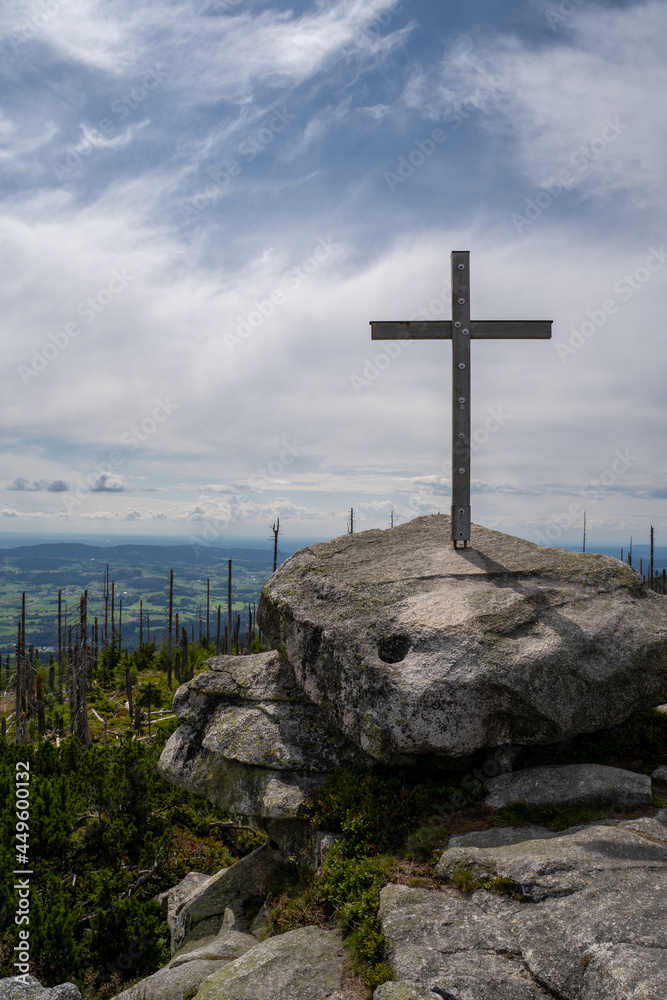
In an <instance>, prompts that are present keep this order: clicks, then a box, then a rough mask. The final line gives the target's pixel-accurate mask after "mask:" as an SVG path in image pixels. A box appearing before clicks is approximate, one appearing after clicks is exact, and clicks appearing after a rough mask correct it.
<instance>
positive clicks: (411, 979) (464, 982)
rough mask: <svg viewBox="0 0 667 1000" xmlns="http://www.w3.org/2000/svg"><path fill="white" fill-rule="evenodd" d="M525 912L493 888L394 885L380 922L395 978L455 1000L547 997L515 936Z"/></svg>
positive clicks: (388, 891) (535, 999) (383, 903)
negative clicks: (461, 890) (468, 892)
mask: <svg viewBox="0 0 667 1000" xmlns="http://www.w3.org/2000/svg"><path fill="white" fill-rule="evenodd" d="M522 909H523V905H522V904H521V903H518V902H515V901H514V900H509V899H505V898H503V897H499V896H493V895H491V894H490V893H483V892H480V893H475V895H474V896H473V897H468V896H460V895H459V894H457V893H454V892H448V893H439V892H433V891H431V890H428V889H408V888H407V887H406V886H387V887H386V888H385V889H383V890H382V893H381V895H380V921H381V924H382V929H383V931H384V936H385V942H386V951H387V959H388V961H389V964H390V966H391V968H392V970H393V972H394V975H395V976H396V978H397V979H398V980H399V981H405V982H407V983H410V984H411V985H412V984H415V983H420V984H421V985H422V986H423V987H424V988H427V989H430V990H432V991H433V992H434V993H436V995H438V996H440V997H446V998H452V1000H454V998H456V1000H487V998H490V997H493V998H494V1000H547V997H548V996H549V994H548V993H547V992H546V991H545V990H543V989H542V988H541V987H540V986H539V985H538V984H537V983H536V982H535V981H534V980H533V978H532V977H531V976H530V974H529V973H528V972H527V970H526V968H525V966H524V964H523V963H522V961H521V959H520V955H519V954H518V948H517V944H516V940H515V935H514V934H513V933H512V921H513V919H514V918H515V917H516V916H517V914H519V913H520V912H521V910H522ZM390 995H391V994H390ZM408 996H409V994H408ZM427 996H428V994H427Z"/></svg>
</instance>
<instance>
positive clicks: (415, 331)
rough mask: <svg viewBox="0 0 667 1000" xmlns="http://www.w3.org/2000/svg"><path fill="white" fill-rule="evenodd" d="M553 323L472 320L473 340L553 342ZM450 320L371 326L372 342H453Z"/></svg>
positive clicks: (471, 336)
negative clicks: (551, 340)
mask: <svg viewBox="0 0 667 1000" xmlns="http://www.w3.org/2000/svg"><path fill="white" fill-rule="evenodd" d="M551 324H552V320H550V319H545V320H487V319H483V320H472V321H471V323H470V338H471V340H550V339H551ZM451 339H452V324H451V322H450V321H449V320H425V319H423V320H414V321H413V322H405V323H371V340H451Z"/></svg>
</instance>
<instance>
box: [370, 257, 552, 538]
mask: <svg viewBox="0 0 667 1000" xmlns="http://www.w3.org/2000/svg"><path fill="white" fill-rule="evenodd" d="M451 260H452V319H451V322H449V321H447V320H446V321H439V320H436V321H432V320H422V321H420V320H418V321H416V322H412V323H407V322H406V323H371V338H372V339H373V340H451V342H452V541H453V543H454V548H456V547H457V543H458V542H463V548H466V547H467V543H468V542H469V541H470V341H471V340H507V339H511V338H518V339H521V340H526V339H533V340H549V339H550V337H551V324H552V320H519V321H517V322H513V321H511V320H472V321H471V320H470V252H469V251H468V250H454V251H453V253H452V257H451Z"/></svg>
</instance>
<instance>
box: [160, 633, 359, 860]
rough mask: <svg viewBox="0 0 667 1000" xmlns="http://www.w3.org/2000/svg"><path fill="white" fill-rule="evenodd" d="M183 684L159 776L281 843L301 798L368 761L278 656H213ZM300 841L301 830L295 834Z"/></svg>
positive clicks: (176, 698)
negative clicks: (283, 827)
mask: <svg viewBox="0 0 667 1000" xmlns="http://www.w3.org/2000/svg"><path fill="white" fill-rule="evenodd" d="M207 666H208V667H209V669H208V671H207V672H206V673H204V674H199V675H198V676H197V677H195V678H194V679H193V680H191V681H189V682H188V683H187V684H184V685H182V686H181V687H180V688H179V689H178V691H177V692H176V695H175V696H174V702H173V705H174V711H175V712H176V714H177V715H178V716H179V718H180V719H182V720H183V723H182V725H181V726H179V728H178V729H177V730H176V732H175V733H173V735H172V736H171V737H170V738H169V740H168V742H167V744H166V746H165V749H164V750H163V752H162V755H161V757H160V763H159V770H160V772H161V774H162V775H163V776H164V777H165V778H167V779H168V780H170V781H173V782H174V783H175V784H177V785H180V786H181V787H183V788H186V789H187V790H188V791H190V792H194V793H195V794H196V795H201V796H203V797H204V798H207V799H209V801H211V802H213V803H215V805H217V806H219V807H220V808H221V809H224V810H226V811H227V812H229V813H231V814H233V815H244V816H251V817H254V818H255V819H257V820H265V821H273V822H268V823H267V822H264V823H263V824H260V825H261V827H262V829H264V830H265V832H267V833H269V834H272V835H274V834H275V835H276V836H278V837H279V840H280V841H281V843H282V842H283V838H282V836H280V835H279V830H278V828H279V825H280V823H281V822H282V821H294V820H299V819H300V817H301V813H302V805H303V802H304V800H305V798H306V797H307V796H308V795H310V794H311V793H312V792H314V791H315V790H316V789H317V788H318V787H319V786H320V785H321V784H322V782H323V781H325V779H326V778H327V777H328V776H329V775H330V774H331V773H332V772H333V771H335V770H337V769H338V768H341V767H346V766H350V765H354V764H371V763H373V761H372V760H371V758H369V757H368V756H367V755H366V754H364V753H363V752H362V751H360V750H359V749H358V748H357V747H355V746H354V744H353V743H352V742H351V741H350V740H349V739H347V738H346V737H345V736H343V735H341V733H340V732H338V731H337V730H335V729H334V728H333V727H332V725H331V724H330V722H328V721H327V719H326V716H325V714H324V713H323V712H322V710H321V709H320V708H318V707H317V706H316V705H314V704H313V703H312V702H311V701H310V700H309V699H308V697H307V695H305V694H304V693H303V691H301V690H300V689H299V687H298V686H297V684H296V682H295V679H294V672H293V670H292V668H291V667H290V666H289V664H288V663H286V662H285V661H284V660H283V659H281V657H280V656H279V654H278V653H276V652H268V653H258V654H255V655H252V656H215V657H212V658H211V659H210V660H207ZM301 833H302V835H305V830H303V831H301Z"/></svg>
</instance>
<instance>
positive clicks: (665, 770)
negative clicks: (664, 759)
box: [651, 764, 667, 782]
mask: <svg viewBox="0 0 667 1000" xmlns="http://www.w3.org/2000/svg"><path fill="white" fill-rule="evenodd" d="M651 777H652V778H653V780H654V781H663V782H667V764H661V765H660V767H656V769H655V771H654V772H653V774H652V775H651Z"/></svg>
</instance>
